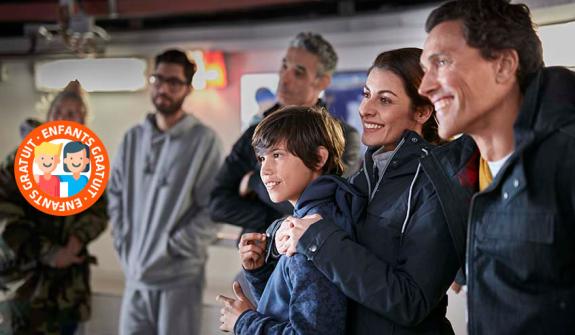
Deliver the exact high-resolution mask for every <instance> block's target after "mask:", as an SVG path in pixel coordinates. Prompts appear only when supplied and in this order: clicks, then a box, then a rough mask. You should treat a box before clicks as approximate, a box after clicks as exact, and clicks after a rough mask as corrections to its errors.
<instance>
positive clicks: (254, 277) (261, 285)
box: [242, 261, 277, 302]
mask: <svg viewBox="0 0 575 335" xmlns="http://www.w3.org/2000/svg"><path fill="white" fill-rule="evenodd" d="M276 264H277V262H275V261H274V262H270V263H265V264H264V265H263V266H262V267H261V268H259V269H255V270H242V271H243V272H244V276H245V278H246V281H247V282H248V284H249V286H250V291H251V292H252V294H253V296H254V297H255V298H256V301H258V302H259V301H260V298H261V296H262V293H263V292H264V289H265V288H266V284H267V283H268V279H269V278H270V276H271V274H272V272H273V271H274V268H275V266H276Z"/></svg>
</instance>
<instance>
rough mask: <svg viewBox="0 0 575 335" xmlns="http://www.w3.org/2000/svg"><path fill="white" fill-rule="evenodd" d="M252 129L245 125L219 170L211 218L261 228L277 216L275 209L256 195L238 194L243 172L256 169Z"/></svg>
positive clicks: (212, 199) (211, 200) (255, 228)
mask: <svg viewBox="0 0 575 335" xmlns="http://www.w3.org/2000/svg"><path fill="white" fill-rule="evenodd" d="M253 129H254V128H253V127H251V128H248V130H246V131H245V132H244V133H243V134H242V136H241V137H240V138H239V139H238V141H237V142H236V143H235V144H234V146H233V148H232V151H231V152H230V154H229V155H228V157H226V160H225V161H224V164H223V165H222V167H221V168H220V170H219V171H218V173H217V175H216V180H215V186H214V188H213V190H212V192H211V194H210V215H211V218H212V220H214V221H218V222H225V223H229V224H232V225H236V226H240V227H244V228H247V229H250V230H256V231H263V230H264V229H265V227H266V224H267V223H269V222H272V221H273V220H274V219H276V218H277V216H278V213H277V212H276V211H275V210H273V209H272V208H270V207H268V206H266V205H265V203H263V202H262V201H261V200H260V199H259V198H242V197H240V195H239V185H240V183H241V181H242V178H243V176H244V175H245V174H246V173H248V172H250V171H254V172H255V173H259V172H257V162H256V158H255V154H254V152H253V149H252V146H251V136H252V134H253Z"/></svg>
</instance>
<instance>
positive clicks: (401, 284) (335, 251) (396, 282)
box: [298, 131, 477, 334]
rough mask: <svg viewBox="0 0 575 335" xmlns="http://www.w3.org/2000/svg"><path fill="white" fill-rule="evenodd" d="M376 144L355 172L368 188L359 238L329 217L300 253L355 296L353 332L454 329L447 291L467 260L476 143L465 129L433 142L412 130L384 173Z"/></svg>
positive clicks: (304, 239) (357, 180)
mask: <svg viewBox="0 0 575 335" xmlns="http://www.w3.org/2000/svg"><path fill="white" fill-rule="evenodd" d="M376 149H377V148H373V149H371V150H368V152H367V153H366V155H365V160H364V165H363V168H362V169H361V170H360V171H359V172H358V174H357V175H356V176H354V177H352V183H353V184H354V185H356V186H357V187H358V188H360V189H361V190H362V191H363V192H365V194H369V205H368V207H367V210H366V212H367V213H366V217H365V220H363V221H362V222H361V223H360V224H358V225H356V226H355V227H354V228H355V231H356V234H355V235H356V239H355V240H354V239H352V238H350V237H349V235H348V234H347V233H346V232H345V231H344V230H342V229H341V228H340V226H339V225H337V224H334V223H333V222H332V221H331V220H327V219H324V220H321V221H319V222H317V223H315V224H313V225H311V226H310V228H309V229H308V230H307V231H306V233H305V234H304V235H303V236H302V238H301V239H300V241H299V244H298V252H300V253H302V254H305V255H306V256H307V257H308V258H310V259H311V260H312V262H313V264H314V265H315V266H316V267H317V268H318V269H319V270H320V271H321V272H322V273H323V274H324V275H325V276H326V277H327V278H329V279H330V281H331V282H333V283H334V284H336V285H337V287H339V288H340V290H342V292H344V294H345V295H346V296H347V297H349V298H350V299H351V300H352V303H351V304H350V306H349V317H348V321H349V323H348V332H349V333H350V334H453V330H452V328H451V325H450V324H449V321H448V320H447V319H446V318H445V313H446V308H447V296H446V294H445V293H446V291H447V289H448V288H449V286H450V284H451V283H452V282H453V279H454V277H455V274H456V272H457V270H458V268H460V267H461V264H462V261H463V255H464V249H465V222H466V214H467V211H468V208H469V200H470V198H471V196H472V194H473V191H474V188H475V187H476V182H477V173H476V171H477V165H474V164H477V159H476V158H477V153H476V149H475V147H474V145H473V142H472V140H471V139H470V138H468V137H465V136H464V137H461V138H460V139H458V140H457V141H454V142H452V143H449V144H447V145H445V146H442V147H439V148H435V149H434V148H433V147H432V146H430V145H429V144H428V143H426V142H425V141H424V140H423V139H421V137H419V135H417V134H416V133H414V132H411V131H406V132H405V133H404V135H403V137H402V139H401V141H400V142H399V143H398V145H397V147H396V149H395V152H394V153H393V156H392V157H391V158H390V160H389V163H388V164H387V167H386V168H385V170H384V171H383V174H382V176H381V178H379V175H376V174H375V173H374V171H373V161H372V153H373V152H374V151H375V150H376ZM474 157H475V158H474ZM473 161H474V162H475V163H473ZM470 162H471V163H470ZM470 164H471V165H470ZM472 168H474V169H472ZM473 171H475V173H473ZM470 172H471V173H470Z"/></svg>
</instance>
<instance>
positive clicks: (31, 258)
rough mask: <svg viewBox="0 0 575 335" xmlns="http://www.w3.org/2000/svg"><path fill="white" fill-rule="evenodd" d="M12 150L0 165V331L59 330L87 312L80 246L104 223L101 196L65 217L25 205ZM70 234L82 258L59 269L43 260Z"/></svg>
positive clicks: (87, 290) (85, 269)
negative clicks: (79, 211)
mask: <svg viewBox="0 0 575 335" xmlns="http://www.w3.org/2000/svg"><path fill="white" fill-rule="evenodd" d="M14 156H15V152H13V153H12V154H11V155H9V156H8V158H7V159H6V160H5V161H4V162H3V163H2V164H1V165H0V273H1V276H0V280H1V281H2V282H0V287H1V288H2V289H1V290H0V291H1V292H0V334H52V333H54V334H59V333H60V325H61V324H62V323H74V322H80V321H85V320H87V319H88V318H89V316H90V299H91V291H90V263H95V258H94V257H91V256H89V255H88V251H87V249H86V247H85V246H86V245H87V244H88V243H90V242H91V241H92V240H94V239H95V238H96V237H98V235H100V234H101V233H102V232H103V231H104V230H105V229H106V226H107V223H108V216H107V213H106V196H105V195H103V196H102V197H100V200H98V201H97V202H96V203H95V204H94V205H93V206H92V207H90V208H89V209H87V210H86V211H84V212H82V213H80V214H77V215H73V216H68V217H57V216H51V215H48V214H44V213H42V212H40V211H38V210H36V209H35V208H34V207H32V206H31V205H29V204H28V203H27V202H26V200H25V199H24V197H22V195H21V194H20V191H19V190H18V187H17V185H16V181H15V178H14ZM72 234H73V235H75V236H76V237H77V238H78V239H79V240H80V241H82V242H83V244H84V248H83V250H82V251H81V254H80V255H82V256H85V261H84V262H83V263H81V264H77V265H72V266H70V267H67V268H64V269H57V268H53V267H51V266H49V265H48V264H46V263H47V262H46V261H42V260H45V259H47V258H48V257H49V255H52V254H53V253H54V252H55V251H56V250H58V249H59V248H61V247H63V246H65V245H66V243H67V242H68V238H69V237H70V236H71V235H72Z"/></svg>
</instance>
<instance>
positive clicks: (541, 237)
mask: <svg viewBox="0 0 575 335" xmlns="http://www.w3.org/2000/svg"><path fill="white" fill-rule="evenodd" d="M554 223H555V221H554V215H553V214H552V213H549V212H546V211H521V212H515V211H506V212H490V213H487V214H486V215H485V216H484V220H483V222H482V224H481V227H480V229H479V230H478V234H479V235H480V237H485V238H490V239H498V240H509V241H518V242H519V241H523V242H533V243H544V244H551V243H553V240H554V233H555V224H554Z"/></svg>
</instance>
